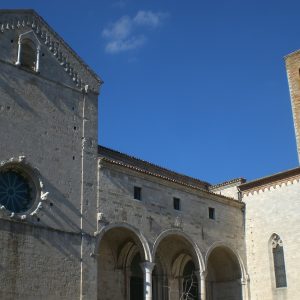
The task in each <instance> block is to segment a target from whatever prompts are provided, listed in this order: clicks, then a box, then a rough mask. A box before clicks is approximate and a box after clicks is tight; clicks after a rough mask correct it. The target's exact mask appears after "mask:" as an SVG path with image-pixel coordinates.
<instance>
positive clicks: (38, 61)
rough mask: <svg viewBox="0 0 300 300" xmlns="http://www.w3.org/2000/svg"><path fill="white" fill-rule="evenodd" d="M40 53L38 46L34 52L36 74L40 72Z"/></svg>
mask: <svg viewBox="0 0 300 300" xmlns="http://www.w3.org/2000/svg"><path fill="white" fill-rule="evenodd" d="M40 51H41V47H40V46H38V47H37V50H36V65H35V71H36V72H37V73H38V72H39V70H40Z"/></svg>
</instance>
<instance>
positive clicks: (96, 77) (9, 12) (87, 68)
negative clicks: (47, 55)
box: [0, 9, 104, 86]
mask: <svg viewBox="0 0 300 300" xmlns="http://www.w3.org/2000/svg"><path fill="white" fill-rule="evenodd" d="M1 13H3V14H15V13H30V14H32V15H34V16H35V17H36V18H37V19H38V20H40V21H41V22H42V23H44V25H45V26H46V27H48V28H47V29H48V30H49V31H50V32H51V33H53V35H54V36H55V37H56V38H57V39H58V40H59V41H60V42H61V43H62V44H63V45H64V47H65V48H66V49H67V50H68V51H70V52H71V53H72V55H74V57H75V58H76V59H77V60H78V61H79V62H80V63H81V64H82V65H83V66H84V68H85V69H86V70H87V71H88V72H89V73H90V74H91V76H92V77H93V78H94V79H95V80H96V81H97V82H98V83H99V85H100V86H101V85H102V84H103V83H104V82H103V80H102V79H101V77H100V76H98V75H97V74H96V73H95V72H94V71H93V69H92V68H91V67H90V66H89V65H87V64H86V63H85V62H84V60H83V59H82V58H81V57H80V56H79V55H78V54H77V53H76V52H75V51H74V50H73V49H72V47H71V46H70V45H69V44H68V43H67V42H66V41H65V40H64V39H63V38H62V37H61V36H60V35H59V34H58V33H57V32H56V31H55V30H54V29H53V28H52V27H51V26H50V25H49V24H48V22H47V21H45V19H44V18H43V17H42V16H40V15H39V13H37V12H36V11H35V10H34V9H0V14H1Z"/></svg>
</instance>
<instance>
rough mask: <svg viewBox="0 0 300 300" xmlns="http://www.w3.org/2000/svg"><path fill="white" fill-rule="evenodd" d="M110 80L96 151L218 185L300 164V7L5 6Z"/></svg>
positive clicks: (100, 0)
mask: <svg viewBox="0 0 300 300" xmlns="http://www.w3.org/2000/svg"><path fill="white" fill-rule="evenodd" d="M1 2H2V3H1V7H2V8H34V9H35V10H36V11H37V12H38V13H39V14H41V15H42V17H43V18H44V19H45V20H46V21H47V22H48V23H49V24H50V25H51V26H52V27H53V28H54V29H55V30H56V31H57V32H58V33H59V34H60V35H61V36H62V37H63V38H64V39H65V40H66V41H67V42H68V43H69V44H70V45H71V47H72V48H73V49H75V51H76V52H77V53H78V54H79V55H80V56H81V57H82V58H83V59H84V60H85V61H86V62H87V63H88V64H89V65H90V66H91V67H92V68H93V69H94V70H95V71H96V73H97V74H99V75H100V76H101V78H102V79H103V80H104V82H105V83H104V85H103V87H102V91H101V95H100V98H99V143H100V144H102V145H104V146H107V147H111V148H113V149H116V150H119V151H121V152H125V153H128V154H130V155H134V156H137V157H139V158H142V159H145V160H147V161H150V162H153V163H155V164H158V165H161V166H164V167H167V168H169V169H172V170H175V171H177V172H180V173H184V174H187V175H190V176H193V177H197V178H200V179H203V180H206V181H209V182H212V183H218V182H221V181H225V180H230V179H232V178H235V177H245V178H247V179H248V180H251V179H255V178H258V177H261V176H265V175H270V174H272V173H275V172H280V171H283V170H286V169H289V168H294V167H296V166H297V165H298V161H297V153H296V145H295V138H294V128H293V122H292V113H291V105H290V99H289V91H288V84H287V78H286V72H285V66H284V59H283V57H284V56H285V55H286V54H288V53H290V52H292V51H294V50H297V49H298V48H300V26H299V11H300V2H299V1H277V0H273V1H255V0H254V1H241V0H239V1H230V0H229V1H200V0H185V1H183V0H178V1H174V0H172V1H171V0H159V1H158V0H151V1H150V0H86V1H81V0H76V1H57V0H52V1H38V0H36V1H33V0H32V1H30V0H29V1H24V0H22V1H17V0H10V1H5V2H4V1H1Z"/></svg>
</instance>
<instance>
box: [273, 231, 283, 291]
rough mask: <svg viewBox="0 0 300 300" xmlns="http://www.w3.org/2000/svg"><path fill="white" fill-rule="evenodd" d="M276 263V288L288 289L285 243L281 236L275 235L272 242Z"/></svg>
mask: <svg viewBox="0 0 300 300" xmlns="http://www.w3.org/2000/svg"><path fill="white" fill-rule="evenodd" d="M271 245H272V254H273V262H274V274H275V282H276V288H281V287H286V286H287V283H286V273H285V263H284V252H283V243H282V240H281V238H280V236H279V235H277V234H274V235H273V236H272V240H271Z"/></svg>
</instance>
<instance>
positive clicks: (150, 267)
mask: <svg viewBox="0 0 300 300" xmlns="http://www.w3.org/2000/svg"><path fill="white" fill-rule="evenodd" d="M140 266H141V268H142V270H143V272H147V271H148V272H152V271H153V269H154V267H155V263H152V262H150V261H144V262H142V263H140Z"/></svg>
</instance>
